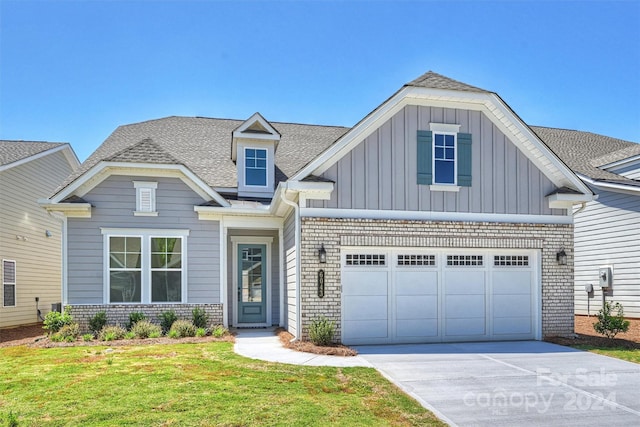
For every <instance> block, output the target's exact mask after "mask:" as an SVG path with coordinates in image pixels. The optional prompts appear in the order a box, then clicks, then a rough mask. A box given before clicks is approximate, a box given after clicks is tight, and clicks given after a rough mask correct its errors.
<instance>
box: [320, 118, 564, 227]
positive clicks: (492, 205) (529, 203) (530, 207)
mask: <svg viewBox="0 0 640 427" xmlns="http://www.w3.org/2000/svg"><path fill="white" fill-rule="evenodd" d="M430 122H435V123H453V124H460V125H461V126H460V132H465V133H471V134H472V138H473V143H472V170H473V183H472V184H473V185H472V187H461V188H460V191H459V192H458V193H455V192H443V191H434V192H432V191H430V190H429V186H427V185H418V184H417V178H416V177H417V161H416V152H417V148H416V135H417V131H418V130H428V129H429V123H430ZM322 176H323V177H324V178H327V179H330V180H332V181H334V182H336V186H335V190H334V192H333V193H332V195H331V199H330V200H326V201H320V200H315V201H312V202H311V203H310V207H315V208H344V209H383V210H384V209H395V210H409V211H435V212H474V213H496V214H532V215H561V214H564V210H559V209H550V208H549V206H548V202H547V200H546V199H545V196H546V195H547V194H549V193H551V192H552V191H553V190H554V189H555V187H554V185H553V183H552V182H551V181H550V180H549V179H548V178H547V177H546V176H545V175H544V174H543V173H542V172H541V171H540V170H539V169H537V168H536V167H535V166H534V165H533V163H531V161H529V159H527V158H526V156H525V155H524V154H522V153H521V152H520V151H519V150H518V149H517V148H516V146H515V145H514V144H513V143H512V142H511V141H510V140H509V139H508V138H507V137H506V136H505V135H504V134H503V133H502V132H501V131H500V130H499V129H498V128H497V127H496V126H494V125H493V123H492V122H491V121H490V120H489V119H488V118H487V117H486V116H485V115H484V114H483V113H481V112H478V111H467V110H454V109H446V108H435V107H418V106H407V107H405V108H404V109H403V110H402V111H400V112H399V113H397V114H396V115H395V116H394V117H393V118H391V119H390V120H389V121H387V122H386V123H384V124H383V125H382V126H380V128H378V129H377V130H376V131H374V132H373V133H372V134H371V135H370V136H368V137H367V138H366V139H365V140H364V141H363V142H362V143H361V144H359V145H358V146H357V147H356V148H354V149H353V150H352V151H351V152H350V153H348V154H347V155H346V156H345V157H343V158H342V159H341V160H339V161H338V162H337V163H336V164H335V165H333V166H332V167H331V168H329V169H328V170H327V171H326V172H325V173H324V174H323V175H322Z"/></svg>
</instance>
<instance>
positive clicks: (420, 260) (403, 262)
mask: <svg viewBox="0 0 640 427" xmlns="http://www.w3.org/2000/svg"><path fill="white" fill-rule="evenodd" d="M398 265H400V266H412V265H413V266H429V267H433V266H435V265H436V256H435V255H420V254H417V255H398Z"/></svg>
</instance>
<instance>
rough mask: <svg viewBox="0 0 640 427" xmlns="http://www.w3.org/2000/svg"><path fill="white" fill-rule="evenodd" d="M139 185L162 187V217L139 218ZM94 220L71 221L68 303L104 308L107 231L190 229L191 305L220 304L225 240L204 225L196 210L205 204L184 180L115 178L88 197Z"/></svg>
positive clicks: (159, 193)
mask: <svg viewBox="0 0 640 427" xmlns="http://www.w3.org/2000/svg"><path fill="white" fill-rule="evenodd" d="M133 181H157V182H158V188H157V190H156V207H157V211H158V216H157V217H147V216H134V215H133V211H134V210H135V207H136V193H135V188H134V187H133ZM84 199H85V200H87V202H89V203H91V204H92V205H93V206H94V207H93V209H92V215H91V218H69V220H68V226H67V229H68V230H67V234H68V257H69V264H68V295H69V299H68V303H69V304H101V303H102V302H103V295H104V285H103V278H104V265H103V264H104V254H103V236H102V233H101V230H100V229H101V228H102V227H106V228H158V229H188V230H190V234H189V236H188V237H187V244H188V246H187V251H188V261H187V268H188V272H187V290H188V295H187V297H188V300H187V302H188V303H219V302H220V248H219V245H220V243H219V242H220V240H219V226H218V222H215V221H200V220H198V217H197V214H196V213H195V212H194V210H193V207H194V206H196V205H199V204H201V203H202V202H203V200H202V198H201V197H200V196H198V195H197V194H196V193H194V192H193V191H192V190H191V189H190V188H189V187H188V186H186V185H185V184H184V183H183V182H182V181H181V180H179V179H175V178H149V177H127V176H111V177H109V178H107V179H106V180H105V181H103V182H102V183H100V184H99V185H98V186H96V187H95V188H94V189H93V190H92V191H91V192H89V194H87V195H85V196H84Z"/></svg>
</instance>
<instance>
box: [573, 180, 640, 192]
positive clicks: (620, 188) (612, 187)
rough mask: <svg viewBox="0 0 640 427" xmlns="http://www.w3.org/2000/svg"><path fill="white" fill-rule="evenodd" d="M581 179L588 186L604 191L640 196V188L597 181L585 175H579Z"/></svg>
mask: <svg viewBox="0 0 640 427" xmlns="http://www.w3.org/2000/svg"><path fill="white" fill-rule="evenodd" d="M579 177H580V178H581V179H582V180H583V181H584V182H586V183H587V184H589V185H591V186H593V187H596V188H599V189H602V190H607V191H613V192H616V193H624V194H633V195H634V196H638V195H640V187H636V186H633V185H625V184H614V183H611V182H601V181H596V180H593V179H591V178H589V177H587V176H584V175H579Z"/></svg>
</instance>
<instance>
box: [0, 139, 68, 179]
mask: <svg viewBox="0 0 640 427" xmlns="http://www.w3.org/2000/svg"><path fill="white" fill-rule="evenodd" d="M16 142H21V141H16ZM58 151H64V156H65V158H66V159H67V162H69V165H71V168H72V169H74V170H75V169H76V168H77V167H78V166H79V165H80V162H79V161H78V157H77V156H76V153H75V152H74V151H73V149H72V148H71V146H70V145H69V144H64V145H59V146H57V147H53V148H50V149H48V150H44V151H41V152H39V153H37V154H34V155H32V156H29V157H24V158H22V159H20V160H16V161H15V162H11V163H7V164H6V165H1V166H0V172H3V171H6V170H8V169H11V168H14V167H16V166H20V165H23V164H25V163H29V162H32V161H34V160H37V159H40V158H42V157H46V156H48V155H49V154H54V153H57V152H58Z"/></svg>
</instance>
